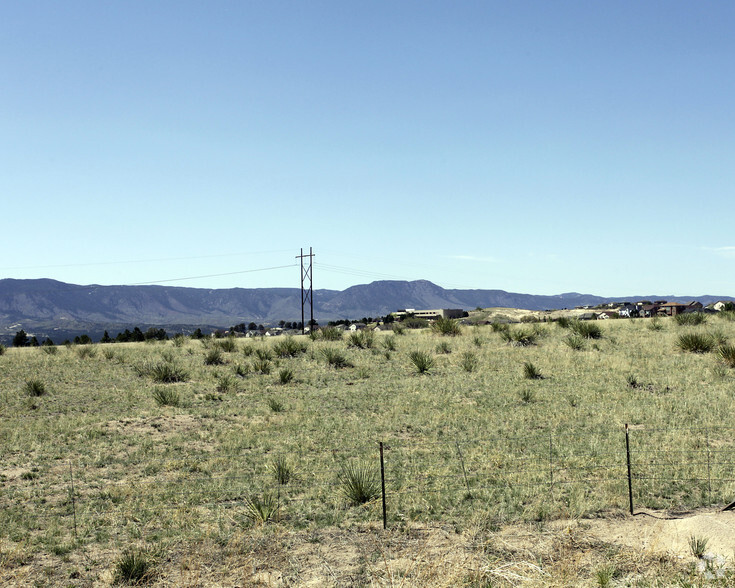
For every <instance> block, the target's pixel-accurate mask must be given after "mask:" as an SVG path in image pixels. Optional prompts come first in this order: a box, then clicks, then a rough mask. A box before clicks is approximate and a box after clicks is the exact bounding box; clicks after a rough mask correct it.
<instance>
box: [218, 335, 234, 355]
mask: <svg viewBox="0 0 735 588" xmlns="http://www.w3.org/2000/svg"><path fill="white" fill-rule="evenodd" d="M217 346H218V347H219V348H220V349H221V350H222V351H224V352H225V353H232V352H233V351H237V341H236V340H235V338H234V337H227V338H225V339H220V340H219V342H218V343H217Z"/></svg>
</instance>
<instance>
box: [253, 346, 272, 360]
mask: <svg viewBox="0 0 735 588" xmlns="http://www.w3.org/2000/svg"><path fill="white" fill-rule="evenodd" d="M255 357H257V358H258V359H259V360H261V361H271V360H272V359H273V352H271V350H270V349H265V348H264V347H259V348H258V349H256V350H255Z"/></svg>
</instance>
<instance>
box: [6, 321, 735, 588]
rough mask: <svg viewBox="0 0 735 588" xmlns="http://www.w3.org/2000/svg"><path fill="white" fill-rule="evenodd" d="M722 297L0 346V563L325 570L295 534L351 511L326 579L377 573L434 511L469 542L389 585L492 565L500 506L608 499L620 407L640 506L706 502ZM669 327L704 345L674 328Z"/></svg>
mask: <svg viewBox="0 0 735 588" xmlns="http://www.w3.org/2000/svg"><path fill="white" fill-rule="evenodd" d="M729 318H731V317H730V316H729V315H728V314H721V315H720V316H713V317H710V318H709V320H708V322H707V323H706V324H703V325H698V326H681V325H678V324H676V323H675V321H673V320H672V319H663V320H657V321H656V322H653V321H651V320H648V319H645V320H644V319H640V320H633V321H629V320H617V321H608V322H605V323H604V324H601V322H598V323H590V324H593V325H594V326H600V328H601V333H600V334H599V337H598V338H585V337H584V333H581V334H575V333H574V332H573V329H574V327H575V326H576V325H577V324H578V323H574V322H572V323H571V324H570V325H568V328H563V327H561V326H559V325H558V324H546V323H536V324H523V325H510V326H508V327H498V326H495V327H493V326H482V327H463V328H462V330H461V334H459V335H457V336H443V335H441V334H439V333H437V332H433V331H431V330H428V329H425V330H420V331H412V330H404V331H403V332H402V333H385V332H381V333H374V334H373V333H370V334H364V335H360V336H353V337H352V338H351V336H349V335H343V336H342V337H341V339H339V340H333V341H330V340H324V339H317V340H311V339H309V338H308V337H297V338H294V339H285V338H274V339H265V338H263V339H260V340H257V341H251V340H247V341H246V340H243V339H237V340H229V339H228V340H206V341H195V340H188V339H178V340H175V341H167V342H163V343H147V344H109V345H92V346H77V347H61V348H52V349H54V350H55V351H52V350H49V349H44V348H40V349H39V348H36V349H28V348H24V349H14V348H11V349H7V350H6V351H5V353H4V354H3V355H1V356H0V390H1V392H0V446H1V447H2V465H0V480H1V481H2V490H1V491H0V583H2V582H21V583H25V582H26V581H27V582H29V583H36V584H40V585H43V584H44V583H47V584H51V585H67V586H71V585H80V586H81V585H91V584H92V583H94V582H101V583H102V584H105V583H111V582H114V581H123V580H124V578H125V577H126V573H127V572H126V571H125V570H126V569H127V568H126V567H125V564H132V563H135V557H143V558H144V559H145V561H146V562H149V568H148V573H149V576H150V577H149V578H148V579H149V580H150V581H151V582H153V583H158V584H161V585H182V584H186V583H190V584H192V585H195V584H196V583H197V581H198V582H200V583H204V584H207V583H213V584H218V583H225V584H226V583H228V582H230V581H234V580H233V578H239V580H237V581H239V582H241V583H243V582H244V583H245V584H255V583H257V582H262V583H263V585H278V582H281V584H280V585H300V584H301V583H304V582H306V581H307V580H308V579H313V578H315V577H318V576H314V574H316V571H315V570H317V569H322V570H323V565H322V564H321V563H319V561H315V560H314V558H315V557H317V556H315V555H313V554H314V551H313V549H311V547H313V546H314V545H319V544H322V545H324V546H329V545H331V544H332V543H331V542H336V543H335V544H339V545H341V547H340V548H341V549H342V548H346V547H345V546H346V545H349V546H351V547H350V549H352V550H353V551H354V550H358V548H357V547H356V545H358V544H360V541H363V540H364V539H365V537H367V535H365V533H368V534H369V536H370V537H372V538H373V539H374V543H371V544H370V545H371V546H372V547H370V549H368V548H367V547H365V549H367V551H366V553H367V552H369V553H372V554H373V555H372V556H371V557H373V558H374V559H373V560H372V563H369V562H368V561H364V562H363V563H362V564H360V565H357V564H354V561H362V559H360V558H363V559H364V557H363V556H364V554H362V552H360V553H361V555H360V557H357V556H355V558H353V563H352V564H349V565H347V564H345V567H344V568H343V569H341V570H340V571H338V572H335V573H334V574H333V576H330V575H329V574H326V575H324V576H323V577H324V578H326V579H325V580H324V584H326V585H332V584H334V585H344V584H346V583H348V582H346V580H345V578H346V577H350V578H353V580H354V582H355V584H356V585H361V584H360V583H368V584H369V583H370V582H371V581H373V582H376V583H377V584H378V585H391V584H393V585H395V583H394V582H393V580H391V579H390V578H389V576H390V574H389V572H388V568H389V567H390V566H387V564H386V566H383V567H381V566H380V565H378V564H377V563H376V559H375V558H377V559H378V560H379V559H380V556H379V553H380V549H388V548H387V547H385V546H386V545H390V546H392V548H393V549H394V550H397V549H398V547H397V546H398V545H403V546H404V547H405V545H407V543H406V542H409V541H410V540H412V538H413V539H416V537H417V535H416V534H417V533H420V532H426V530H427V529H437V528H440V529H450V530H451V532H452V533H454V534H455V535H456V538H457V539H456V540H455V542H456V541H460V540H462V541H464V540H467V541H468V542H469V543H468V544H467V545H466V546H464V547H463V549H464V552H466V553H469V554H471V558H472V561H473V562H474V563H473V565H469V564H468V563H467V561H464V560H462V561H459V560H458V562H457V567H456V569H452V570H451V573H450V572H444V573H441V574H439V573H437V574H435V575H432V574H431V573H430V572H431V568H430V566H429V567H428V568H427V567H426V566H423V567H421V568H420V569H419V568H417V567H416V568H414V569H413V571H412V572H406V573H404V580H403V581H405V585H449V584H448V583H447V582H448V581H449V579H452V582H454V581H461V582H464V583H465V584H466V585H477V586H485V585H489V584H488V582H490V581H491V580H492V581H493V582H495V583H500V585H503V583H504V582H509V581H510V580H508V579H507V578H505V579H504V578H503V577H501V576H497V577H496V576H493V577H492V578H491V577H490V575H492V574H490V572H489V571H488V569H491V568H488V565H489V563H490V562H502V561H504V558H505V559H506V560H507V559H509V558H510V559H513V558H512V557H510V555H509V554H505V555H503V554H502V553H500V554H499V553H498V552H497V550H496V551H493V550H488V541H490V538H491V537H493V536H494V535H493V534H495V533H498V532H500V530H501V529H506V528H508V527H513V526H517V528H519V529H520V528H525V527H523V526H524V525H532V528H533V529H536V530H537V531H538V532H540V533H542V532H543V526H544V525H549V524H552V523H553V522H554V521H557V520H575V521H578V520H581V519H584V518H585V517H591V516H608V517H609V516H617V515H623V514H624V513H625V512H626V511H627V509H628V506H629V504H628V493H627V492H628V489H627V488H628V487H627V480H626V462H625V434H624V425H625V424H626V423H627V424H630V425H632V428H631V438H630V440H631V448H632V459H633V467H634V478H635V479H634V499H635V503H636V507H637V508H641V507H648V508H675V509H688V508H695V507H699V506H704V505H708V504H722V505H724V504H726V503H727V502H730V501H731V500H732V499H735V485H733V482H731V481H729V479H731V478H732V476H731V475H730V474H729V472H730V471H731V469H732V463H731V462H732V461H733V460H732V459H731V458H730V455H729V454H730V452H731V451H732V448H733V447H732V446H733V435H732V433H733V429H732V425H731V415H732V409H733V401H732V398H733V392H734V391H735V370H733V369H731V367H729V366H728V364H727V363H725V362H723V361H722V360H721V359H719V356H718V354H717V352H716V350H717V347H718V346H719V345H721V344H723V343H724V342H726V341H728V340H729V341H731V342H732V341H735V322H732V321H730V320H728V319H729ZM687 333H705V334H707V335H709V336H711V337H713V341H714V343H713V344H714V348H713V351H711V352H709V353H692V352H686V351H684V350H682V349H681V347H680V337H681V335H683V334H687ZM524 344H525V345H524ZM417 352H418V354H417ZM422 362H424V363H422ZM429 364H431V365H429ZM427 365H428V367H427ZM420 367H421V368H422V369H424V368H425V372H424V373H421V372H420V369H419V368H420ZM378 442H383V444H384V455H385V472H386V491H387V516H388V526H389V531H388V532H386V533H385V534H381V533H383V531H381V529H382V511H381V500H380V478H379V471H380V467H379V464H380V462H379V450H378ZM360 492H363V494H364V496H363V498H364V502H363V499H362V498H361V497H360V496H358V494H359V493H360ZM361 534H362V535H361ZM373 539H371V541H372V540H373ZM381 541H383V542H384V543H381ZM380 545H383V547H382V548H381V547H380ZM426 545H427V544H424V547H425V548H426V549H428V547H426ZM363 547H364V541H363ZM434 547H436V546H435V545H434ZM325 548H326V547H325ZM406 549H408V548H406ZM299 550H301V551H303V554H302V556H301V557H299V556H297V555H295V554H297V553H298V552H299ZM371 550H372V551H371ZM376 550H377V551H376ZM358 551H359V550H358ZM409 551H410V550H409ZM307 552H308V553H309V554H310V555H308V556H307V555H306V553H307ZM376 553H377V554H378V555H375V554H376ZM134 556H135V557H134ZM415 556H416V553H413V554H412V555H407V557H409V558H412V557H415ZM365 557H367V556H365ZM391 557H392V556H391ZM605 557H606V556H604V555H601V556H600V558H602V559H599V558H598V559H599V561H600V562H602V563H601V564H600V565H603V564H604V561H603V560H604V558H605ZM317 559H318V558H317ZM369 559H370V558H369V557H368V560H369ZM390 559H391V558H390V557H388V556H387V555H386V554H385V552H384V553H383V560H385V561H388V560H390ZM131 560H132V561H131ZM391 561H392V560H391ZM595 561H597V560H595ZM462 562H464V563H462ZM353 564H354V565H353ZM534 565H536V564H534ZM647 565H650V566H651V568H650V574H651V575H652V576H655V575H656V574H659V573H662V571H661V566H662V565H664V564H663V563H661V562H659V563H655V562H653V563H651V562H649V564H647ZM666 565H668V564H666ZM350 566H352V567H350ZM548 566H549V570H552V569H554V568H553V566H552V564H551V563H549V564H548ZM542 568H543V565H541V566H540V567H539V569H541V571H543V569H542ZM623 568H624V566H622V567H621V570H622V571H621V570H619V571H621V573H623V572H625V569H623ZM644 568H645V566H644ZM205 569H206V572H205ZM196 570H198V571H196ZM345 570H346V571H345ZM483 570H484V571H483ZM594 573H595V572H594V570H593V569H579V570H577V571H573V572H572V571H569V570H567V571H566V572H563V571H560V570H558V569H557V570H556V571H555V572H554V573H553V575H559V577H562V578H563V577H564V574H572V575H571V576H570V577H571V578H572V580H571V581H572V582H574V581H576V580H579V581H580V582H581V581H583V580H584V581H587V580H589V578H590V577H592V576H591V575H593V574H594ZM666 573H667V574H669V576H668V577H670V578H677V577H679V575H682V574H683V576H682V577H684V576H685V575H686V574H687V573H688V572H686V571H684V570H682V569H678V568H676V566H674V567H672V568H671V569H669V568H667V569H666ZM197 574H199V575H197ZM421 574H428V575H426V576H425V577H423V576H421ZM489 574H490V575H489ZM574 574H577V576H574ZM644 576H645V573H644ZM195 578H199V580H195ZM340 578H341V579H340ZM575 578H576V580H575ZM585 578H586V580H585ZM547 579H548V578H547ZM276 580H277V581H276ZM567 580H569V578H567ZM315 581H316V580H315ZM540 582H541V581H540ZM269 583H270V584H269ZM541 583H543V582H541ZM562 583H563V582H562ZM317 585H323V584H321V583H319V582H317ZM492 585H495V584H492Z"/></svg>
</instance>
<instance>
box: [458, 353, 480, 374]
mask: <svg viewBox="0 0 735 588" xmlns="http://www.w3.org/2000/svg"><path fill="white" fill-rule="evenodd" d="M459 364H460V365H461V366H462V369H463V370H464V371H466V372H467V373H471V372H474V371H475V370H476V369H477V366H478V365H479V361H478V359H477V355H475V354H474V353H473V352H472V351H465V352H464V353H463V354H462V359H461V360H460V362H459Z"/></svg>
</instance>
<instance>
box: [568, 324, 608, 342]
mask: <svg viewBox="0 0 735 588" xmlns="http://www.w3.org/2000/svg"><path fill="white" fill-rule="evenodd" d="M569 328H570V329H571V330H572V331H573V332H574V333H576V334H577V335H579V336H580V337H584V338H585V339H601V338H602V329H601V328H600V325H598V324H597V323H596V322H593V321H577V320H575V321H571V322H570V323H569Z"/></svg>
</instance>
